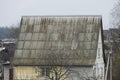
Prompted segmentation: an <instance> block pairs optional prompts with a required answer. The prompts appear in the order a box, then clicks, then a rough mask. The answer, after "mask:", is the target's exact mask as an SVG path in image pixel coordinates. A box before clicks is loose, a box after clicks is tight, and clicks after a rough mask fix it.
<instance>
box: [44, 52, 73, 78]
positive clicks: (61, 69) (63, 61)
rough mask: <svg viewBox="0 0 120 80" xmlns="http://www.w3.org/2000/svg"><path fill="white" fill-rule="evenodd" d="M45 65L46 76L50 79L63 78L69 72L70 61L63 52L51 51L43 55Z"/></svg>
mask: <svg viewBox="0 0 120 80" xmlns="http://www.w3.org/2000/svg"><path fill="white" fill-rule="evenodd" d="M44 60H45V65H46V71H48V72H46V74H47V75H46V77H47V78H48V79H50V80H64V79H66V78H67V75H68V74H69V73H70V67H71V64H70V61H69V60H68V59H67V58H65V55H64V54H57V53H52V54H48V55H45V57H44Z"/></svg>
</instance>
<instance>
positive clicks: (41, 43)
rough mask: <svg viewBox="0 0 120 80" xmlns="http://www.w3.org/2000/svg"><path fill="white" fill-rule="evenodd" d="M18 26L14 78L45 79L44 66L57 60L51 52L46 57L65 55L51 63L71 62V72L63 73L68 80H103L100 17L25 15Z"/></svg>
mask: <svg viewBox="0 0 120 80" xmlns="http://www.w3.org/2000/svg"><path fill="white" fill-rule="evenodd" d="M20 27H21V31H20V35H19V39H18V43H17V49H16V51H15V54H14V57H13V79H14V80H27V79H30V80H43V79H45V78H46V77H45V76H44V75H42V74H44V73H45V74H46V69H45V68H46V67H45V66H50V65H49V61H51V60H54V59H55V60H56V61H57V58H55V57H54V55H53V57H48V58H47V59H46V56H48V54H62V55H64V57H62V58H60V61H61V60H62V61H63V63H64V64H62V65H61V64H60V63H59V62H58V63H57V62H56V63H55V64H53V65H56V66H65V67H66V68H67V66H69V65H70V68H71V70H72V71H74V72H71V73H70V74H69V75H66V77H67V79H68V80H81V79H82V78H83V77H84V78H86V79H93V80H95V79H96V78H97V80H104V72H105V62H104V53H103V39H102V38H103V36H102V17H101V16H35V17H34V16H24V17H22V19H21V25H20ZM58 58H59V57H58ZM66 60H67V61H66ZM46 61H48V63H47V62H46ZM46 75H47V74H46Z"/></svg>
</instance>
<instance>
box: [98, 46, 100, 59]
mask: <svg viewBox="0 0 120 80" xmlns="http://www.w3.org/2000/svg"><path fill="white" fill-rule="evenodd" d="M98 58H100V48H98Z"/></svg>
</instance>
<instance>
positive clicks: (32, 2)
mask: <svg viewBox="0 0 120 80" xmlns="http://www.w3.org/2000/svg"><path fill="white" fill-rule="evenodd" d="M115 1H116V0H0V26H10V25H12V24H17V23H18V22H20V19H21V16H26V15H37V16H38V15H102V17H103V25H104V29H107V28H108V27H109V19H110V11H111V9H112V8H113V5H114V3H115Z"/></svg>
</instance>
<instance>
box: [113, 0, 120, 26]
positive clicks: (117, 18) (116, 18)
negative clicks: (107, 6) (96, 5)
mask: <svg viewBox="0 0 120 80" xmlns="http://www.w3.org/2000/svg"><path fill="white" fill-rule="evenodd" d="M111 17H112V24H113V26H114V27H120V0H117V2H116V3H115V6H114V7H113V9H112V12H111Z"/></svg>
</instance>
